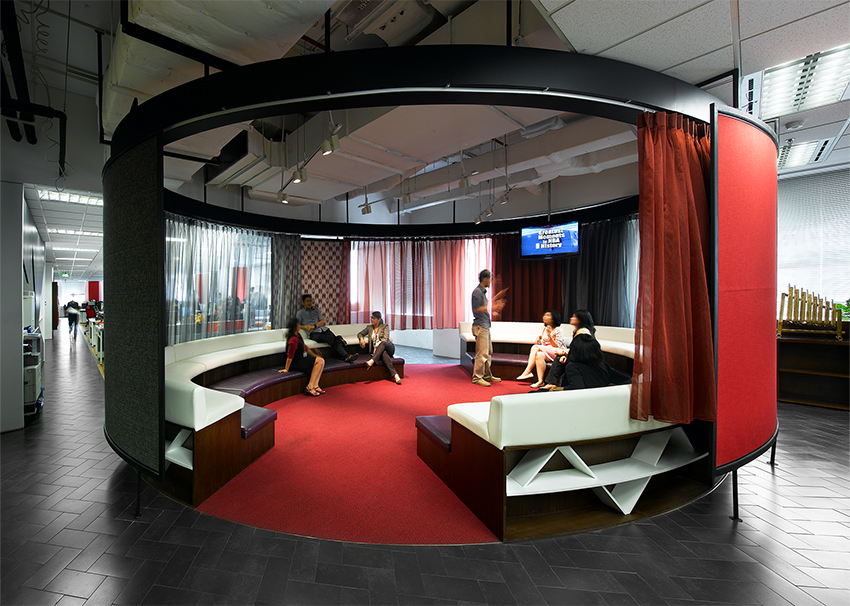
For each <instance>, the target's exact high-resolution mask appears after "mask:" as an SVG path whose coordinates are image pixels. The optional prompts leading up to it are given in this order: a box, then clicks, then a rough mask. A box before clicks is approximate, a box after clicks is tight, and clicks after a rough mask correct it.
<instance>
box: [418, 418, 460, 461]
mask: <svg viewBox="0 0 850 606" xmlns="http://www.w3.org/2000/svg"><path fill="white" fill-rule="evenodd" d="M416 428H417V429H419V430H420V431H421V432H422V433H424V434H425V435H427V436H428V437H429V438H431V439H432V440H433V441H434V442H436V443H437V445H438V446H442V447H443V449H444V450H445V451H446V452H451V451H452V420H451V419H450V418H449V416H448V415H427V416H421V417H416Z"/></svg>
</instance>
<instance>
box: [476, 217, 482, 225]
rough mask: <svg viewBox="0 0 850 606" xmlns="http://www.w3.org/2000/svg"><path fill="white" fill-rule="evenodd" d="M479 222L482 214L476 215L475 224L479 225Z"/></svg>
mask: <svg viewBox="0 0 850 606" xmlns="http://www.w3.org/2000/svg"><path fill="white" fill-rule="evenodd" d="M479 223H481V215H478V216H477V217H475V224H476V225H478V224H479Z"/></svg>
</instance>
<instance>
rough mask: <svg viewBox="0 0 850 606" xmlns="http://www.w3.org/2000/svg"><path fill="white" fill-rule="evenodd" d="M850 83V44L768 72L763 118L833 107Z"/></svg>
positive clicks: (764, 89) (761, 111) (763, 83)
mask: <svg viewBox="0 0 850 606" xmlns="http://www.w3.org/2000/svg"><path fill="white" fill-rule="evenodd" d="M848 83H850V44H848V45H845V46H839V47H838V48H834V49H832V50H828V51H824V52H822V53H814V54H813V55H809V56H807V57H803V58H802V59H797V60H796V61H791V62H790V63H785V64H783V65H778V66H776V67H772V68H770V69H766V70H765V71H764V79H763V81H762V89H761V105H760V110H759V116H760V117H761V118H762V119H763V120H764V119H767V118H776V117H779V116H785V115H788V114H793V113H796V112H800V111H803V110H806V109H812V108H814V107H820V106H822V105H829V104H830V103H835V102H837V101H839V100H840V99H841V96H842V94H843V93H844V91H845V89H846V88H847V85H848Z"/></svg>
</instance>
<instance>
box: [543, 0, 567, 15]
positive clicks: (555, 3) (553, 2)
mask: <svg viewBox="0 0 850 606" xmlns="http://www.w3.org/2000/svg"><path fill="white" fill-rule="evenodd" d="M538 1H539V2H540V5H541V6H542V7H543V8H545V9H546V11H547V12H549V13H554V12H555V11H556V10H558V9H560V8H563V7H564V6H566V5H567V4H569V3H570V2H572V1H573V0H538Z"/></svg>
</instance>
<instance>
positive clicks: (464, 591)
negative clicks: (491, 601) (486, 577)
mask: <svg viewBox="0 0 850 606" xmlns="http://www.w3.org/2000/svg"><path fill="white" fill-rule="evenodd" d="M422 585H423V587H424V589H425V595H426V596H428V597H432V598H440V599H444V600H447V599H454V600H459V601H460V600H462V601H465V602H477V603H484V602H485V601H486V600H485V599H484V593H483V592H482V591H481V587H480V586H479V585H478V581H474V580H472V579H456V578H452V577H438V576H434V575H430V574H423V575H422Z"/></svg>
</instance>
